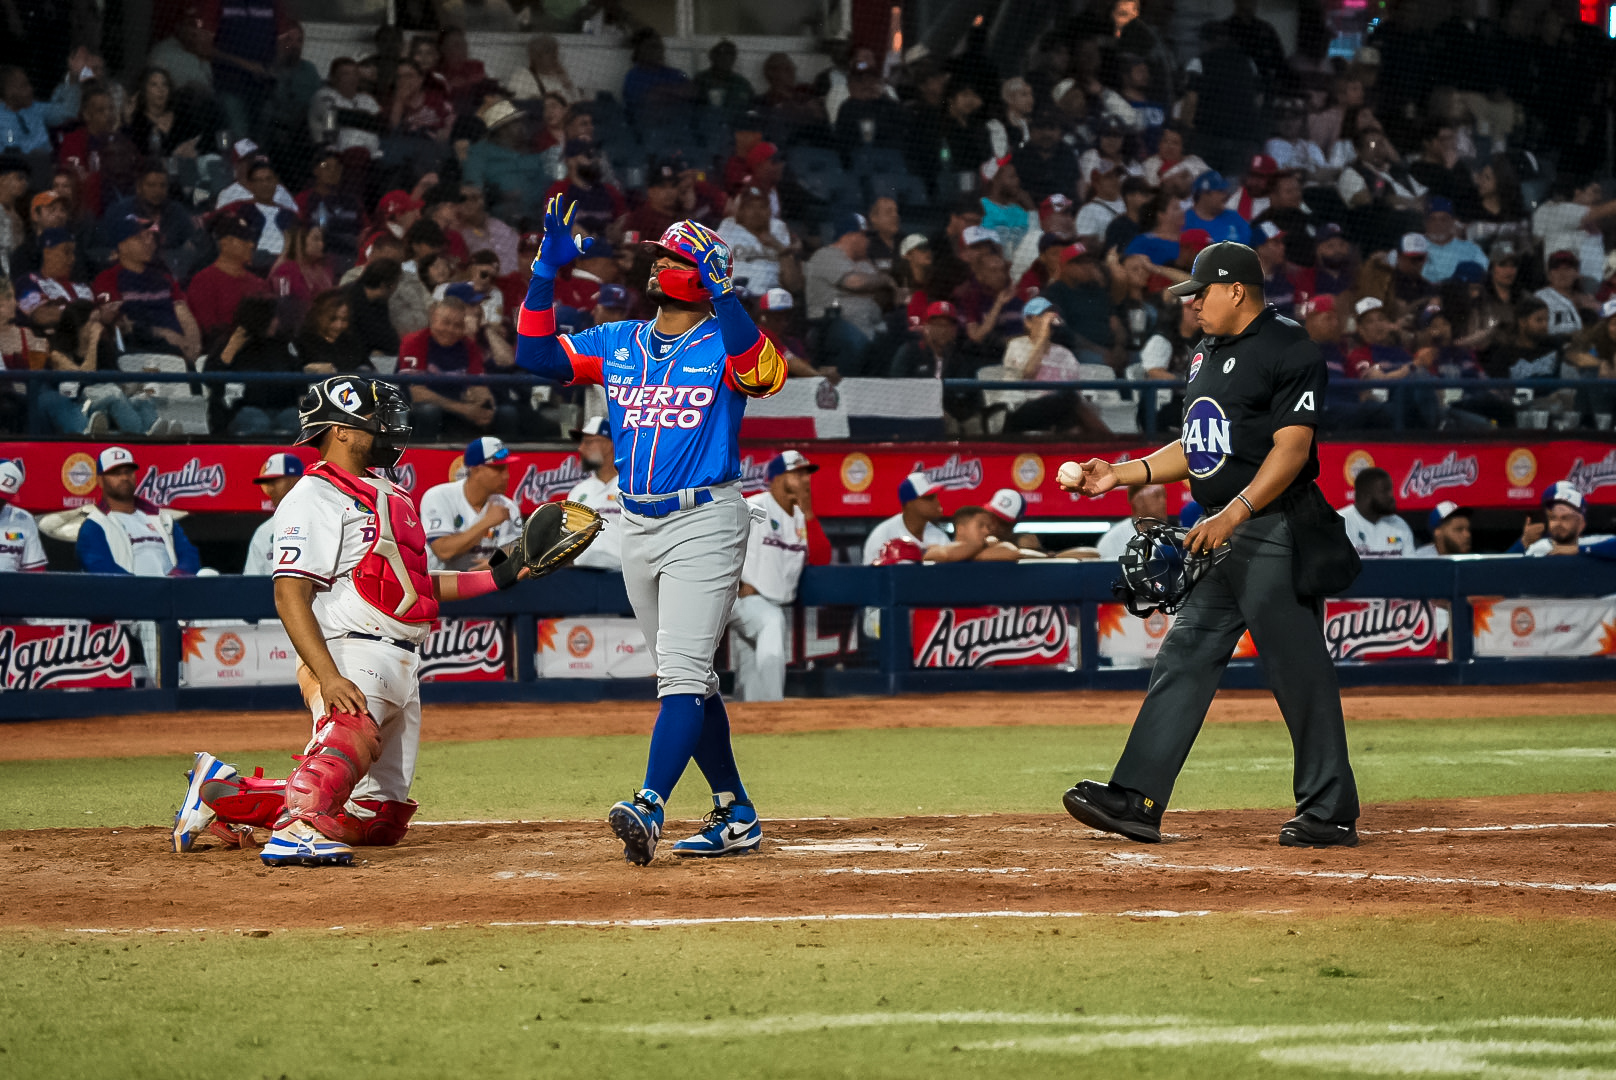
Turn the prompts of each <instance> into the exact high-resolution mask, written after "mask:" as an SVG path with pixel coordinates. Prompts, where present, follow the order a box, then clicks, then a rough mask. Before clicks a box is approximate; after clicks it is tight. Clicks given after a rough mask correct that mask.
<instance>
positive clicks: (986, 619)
mask: <svg viewBox="0 0 1616 1080" xmlns="http://www.w3.org/2000/svg"><path fill="white" fill-rule="evenodd" d="M1067 628H1068V622H1067V618H1066V609H1065V607H1063V606H1061V605H1060V604H1049V605H1043V606H1040V607H1013V608H996V609H994V611H993V613H992V614H988V615H981V616H974V617H970V616H968V617H965V618H961V617H960V616H959V613H958V612H956V611H955V610H954V609H953V608H943V609H942V610H941V611H940V612H938V616H937V625H936V626H934V627H932V630H931V633H930V634H928V635H927V637H926V641H925V644H923V645H922V646H921V647H920V649H919V650H918V652H917V653H916V657H915V666H916V667H923V668H927V667H931V668H936V667H941V668H977V667H986V666H987V665H988V664H991V663H994V662H996V661H1005V660H1027V659H1031V658H1033V657H1047V658H1049V659H1055V658H1058V657H1059V656H1060V655H1061V654H1062V653H1064V652H1065V651H1066V637H1067Z"/></svg>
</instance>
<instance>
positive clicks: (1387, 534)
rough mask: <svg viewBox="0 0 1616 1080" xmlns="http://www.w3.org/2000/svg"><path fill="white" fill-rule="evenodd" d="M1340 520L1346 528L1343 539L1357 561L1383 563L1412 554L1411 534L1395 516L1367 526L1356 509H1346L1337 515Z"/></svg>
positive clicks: (1353, 507)
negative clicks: (1385, 560)
mask: <svg viewBox="0 0 1616 1080" xmlns="http://www.w3.org/2000/svg"><path fill="white" fill-rule="evenodd" d="M1341 519H1342V521H1343V522H1344V523H1345V524H1346V526H1347V539H1349V540H1351V541H1352V546H1353V547H1355V548H1357V549H1358V555H1359V557H1360V558H1364V559H1387V558H1397V557H1399V556H1403V555H1413V554H1414V530H1413V529H1411V528H1409V527H1408V522H1406V521H1404V520H1403V519H1402V518H1400V517H1398V516H1397V515H1396V514H1388V515H1386V516H1385V517H1383V518H1381V519H1380V520H1379V521H1375V522H1371V521H1370V520H1369V519H1368V518H1366V517H1364V516H1363V515H1362V514H1360V513H1358V508H1357V507H1356V506H1349V507H1347V508H1346V509H1345V510H1343V511H1341Z"/></svg>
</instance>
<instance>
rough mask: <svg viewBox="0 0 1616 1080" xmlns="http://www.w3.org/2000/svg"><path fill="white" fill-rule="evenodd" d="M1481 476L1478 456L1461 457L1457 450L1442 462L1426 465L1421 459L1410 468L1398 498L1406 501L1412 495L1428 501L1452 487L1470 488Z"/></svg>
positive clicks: (1449, 453)
mask: <svg viewBox="0 0 1616 1080" xmlns="http://www.w3.org/2000/svg"><path fill="white" fill-rule="evenodd" d="M1480 475H1481V466H1480V464H1478V463H1477V461H1476V455H1474V454H1467V455H1465V456H1464V457H1460V456H1459V452H1458V451H1457V450H1450V451H1448V456H1447V457H1445V458H1443V459H1442V460H1441V461H1436V462H1432V463H1431V464H1430V465H1427V464H1425V462H1423V461H1421V460H1420V459H1419V458H1415V459H1414V464H1413V465H1410V466H1409V469H1408V475H1407V476H1406V477H1404V478H1403V486H1402V487H1401V488H1400V489H1398V492H1397V494H1398V497H1399V498H1403V499H1406V498H1408V497H1409V496H1410V495H1413V496H1415V497H1416V498H1421V499H1427V498H1430V497H1431V496H1432V495H1434V494H1436V493H1437V492H1438V491H1441V490H1442V489H1443V488H1450V487H1469V486H1470V485H1471V484H1474V483H1475V482H1476V478H1477V477H1478V476H1480Z"/></svg>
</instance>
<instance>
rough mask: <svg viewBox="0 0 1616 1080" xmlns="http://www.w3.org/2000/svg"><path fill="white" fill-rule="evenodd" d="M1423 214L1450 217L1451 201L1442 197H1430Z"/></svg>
mask: <svg viewBox="0 0 1616 1080" xmlns="http://www.w3.org/2000/svg"><path fill="white" fill-rule="evenodd" d="M1425 212H1426V213H1427V214H1450V215H1451V214H1452V213H1453V201H1452V200H1451V199H1449V198H1447V197H1446V196H1443V195H1432V196H1431V199H1430V201H1429V202H1427V203H1426V204H1425Z"/></svg>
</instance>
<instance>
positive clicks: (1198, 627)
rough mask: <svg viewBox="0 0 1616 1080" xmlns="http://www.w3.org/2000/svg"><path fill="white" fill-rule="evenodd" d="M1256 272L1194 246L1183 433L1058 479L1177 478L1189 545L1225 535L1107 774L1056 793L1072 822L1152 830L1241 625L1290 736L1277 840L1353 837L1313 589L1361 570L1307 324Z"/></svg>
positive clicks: (1147, 835) (1340, 731) (1075, 467)
mask: <svg viewBox="0 0 1616 1080" xmlns="http://www.w3.org/2000/svg"><path fill="white" fill-rule="evenodd" d="M1262 283H1263V270H1262V264H1261V263H1260V262H1258V260H1257V253H1256V252H1255V251H1253V250H1252V249H1251V248H1249V247H1246V246H1245V245H1243V244H1237V243H1232V242H1226V243H1220V244H1213V245H1212V246H1210V247H1208V248H1206V249H1205V250H1203V251H1202V252H1201V253H1200V255H1199V257H1197V258H1196V260H1195V267H1194V269H1193V270H1192V271H1191V274H1190V279H1189V280H1188V281H1185V282H1181V283H1180V284H1177V285H1174V286H1172V288H1171V289H1170V291H1171V292H1173V293H1175V294H1177V295H1179V296H1182V297H1185V298H1186V302H1187V303H1190V304H1192V305H1193V307H1194V310H1195V313H1196V315H1197V317H1198V318H1199V321H1200V325H1201V329H1202V331H1203V332H1204V333H1205V335H1206V336H1205V337H1204V338H1202V340H1201V341H1200V343H1199V344H1198V345H1196V347H1195V349H1194V351H1193V352H1192V353H1191V358H1190V366H1189V374H1188V384H1187V385H1186V387H1185V390H1184V398H1185V401H1186V402H1187V405H1186V406H1185V409H1184V417H1183V430H1182V434H1181V436H1180V438H1179V441H1178V442H1175V443H1170V444H1169V445H1167V446H1164V447H1162V448H1161V449H1159V450H1157V451H1156V452H1155V453H1153V454H1151V455H1150V456H1149V457H1146V458H1144V459H1142V460H1138V461H1128V462H1122V463H1119V464H1117V465H1111V464H1109V463H1107V462H1105V461H1101V460H1099V459H1098V458H1095V459H1091V460H1089V461H1086V462H1083V463H1082V464H1081V465H1079V464H1078V463H1077V462H1067V463H1066V464H1065V465H1064V466H1062V467H1061V470H1060V483H1061V486H1062V487H1064V488H1066V489H1067V490H1069V491H1077V492H1081V493H1082V494H1084V495H1090V496H1094V495H1101V494H1104V493H1105V492H1107V491H1110V490H1111V489H1112V488H1114V487H1116V486H1117V485H1119V484H1125V485H1127V486H1129V487H1133V486H1135V485H1139V484H1171V483H1175V482H1177V481H1180V480H1188V481H1189V483H1190V491H1191V493H1192V495H1193V496H1194V498H1195V501H1196V502H1198V503H1200V504H1201V505H1202V506H1204V507H1206V515H1205V516H1204V517H1202V518H1201V520H1200V521H1199V522H1197V523H1196V525H1195V527H1194V528H1193V529H1191V530H1190V532H1189V534H1188V536H1186V537H1185V541H1184V544H1185V547H1186V548H1187V549H1188V550H1189V551H1192V552H1212V551H1213V550H1215V549H1217V548H1220V547H1222V546H1224V545H1228V546H1229V550H1228V551H1227V552H1224V553H1223V557H1222V558H1221V559H1220V560H1219V561H1218V562H1216V563H1215V564H1214V565H1213V566H1212V567H1211V569H1209V570H1208V571H1207V573H1206V576H1205V577H1204V578H1202V579H1201V580H1200V582H1199V584H1197V585H1196V586H1195V588H1194V590H1193V591H1192V592H1191V593H1190V594H1189V599H1188V601H1187V602H1186V603H1185V604H1184V606H1183V608H1182V609H1181V610H1180V611H1179V612H1178V615H1177V617H1176V619H1175V620H1174V622H1173V628H1172V630H1171V631H1169V633H1168V635H1167V639H1166V640H1165V641H1164V642H1163V643H1162V647H1161V652H1160V655H1159V656H1158V657H1157V659H1156V665H1155V669H1154V671H1153V672H1152V673H1151V677H1150V692H1149V693H1148V694H1147V695H1146V696H1145V701H1144V704H1143V706H1141V708H1140V710H1139V716H1138V719H1136V720H1135V721H1134V725H1133V730H1132V731H1131V732H1130V733H1129V735H1128V745H1127V747H1126V748H1125V749H1124V750H1123V752H1122V759H1121V760H1120V761H1118V762H1117V766H1116V769H1115V770H1114V771H1113V773H1112V775H1111V782H1110V783H1109V784H1101V783H1098V782H1096V781H1092V780H1083V781H1080V782H1079V783H1078V784H1077V786H1076V787H1073V788H1072V789H1070V790H1069V791H1067V792H1066V796H1065V799H1064V802H1065V805H1066V809H1067V810H1068V811H1069V812H1070V813H1071V815H1072V816H1073V817H1075V818H1077V820H1079V821H1081V822H1083V823H1084V824H1085V825H1088V826H1090V827H1092V828H1095V829H1099V830H1101V831H1104V832H1112V833H1120V834H1121V835H1123V836H1126V837H1128V838H1129V839H1132V840H1138V841H1142V842H1144V843H1156V842H1158V841H1160V839H1161V819H1162V811H1163V810H1165V809H1166V807H1167V801H1168V799H1169V798H1170V797H1171V796H1172V793H1173V784H1174V782H1175V781H1176V780H1177V778H1178V774H1179V771H1180V770H1181V769H1183V767H1184V759H1185V758H1186V757H1187V756H1188V755H1189V752H1190V747H1191V745H1193V744H1194V742H1195V736H1196V735H1197V733H1199V731H1200V730H1201V724H1202V723H1203V722H1204V720H1205V719H1206V711H1207V708H1208V707H1209V706H1210V705H1211V703H1212V695H1213V694H1214V693H1215V692H1216V691H1217V688H1218V681H1219V679H1220V678H1221V677H1222V675H1223V669H1224V668H1225V667H1226V666H1227V665H1228V663H1229V657H1230V656H1231V655H1232V654H1233V652H1234V648H1235V645H1236V643H1237V642H1238V641H1239V640H1240V635H1241V633H1242V632H1243V631H1245V630H1246V629H1248V628H1249V629H1250V630H1251V636H1252V640H1253V641H1254V642H1255V643H1256V645H1257V650H1258V652H1259V653H1260V654H1261V656H1262V662H1263V669H1264V671H1265V672H1266V673H1267V676H1268V682H1269V685H1270V686H1271V687H1272V689H1273V692H1274V698H1275V700H1276V701H1278V703H1279V709H1280V712H1281V713H1283V714H1284V717H1285V726H1286V727H1287V728H1289V729H1290V735H1291V742H1292V744H1293V745H1294V747H1295V759H1296V775H1295V781H1294V785H1295V795H1296V816H1295V817H1294V818H1292V819H1291V820H1290V821H1288V822H1286V823H1285V824H1284V826H1283V827H1281V829H1280V831H1279V842H1280V843H1281V844H1284V845H1286V846H1288V847H1333V846H1344V847H1352V846H1355V845H1356V844H1357V843H1358V831H1357V827H1356V825H1355V822H1356V821H1357V818H1358V789H1357V784H1356V782H1355V781H1354V780H1353V776H1352V766H1351V765H1350V764H1349V763H1348V761H1347V738H1346V725H1345V722H1344V720H1343V718H1342V715H1341V693H1340V690H1339V688H1338V687H1337V685H1336V674H1335V667H1334V665H1333V664H1332V663H1331V662H1330V656H1329V651H1328V649H1327V648H1326V646H1325V642H1324V633H1323V606H1324V601H1323V599H1322V597H1323V596H1325V595H1328V594H1330V593H1333V592H1337V591H1340V590H1341V589H1343V588H1345V586H1346V585H1347V584H1350V583H1351V581H1352V578H1353V577H1355V576H1356V573H1357V566H1358V561H1357V558H1356V554H1355V553H1354V552H1353V551H1352V549H1351V546H1350V544H1347V543H1346V534H1345V531H1344V530H1343V529H1341V527H1340V525H1339V521H1340V518H1339V516H1338V515H1336V514H1335V512H1334V511H1333V510H1332V509H1331V508H1330V506H1329V503H1328V501H1327V500H1325V498H1324V494H1323V493H1322V492H1321V491H1319V489H1318V486H1317V485H1316V484H1314V482H1313V481H1314V480H1315V479H1316V478H1317V477H1318V475H1319V457H1318V446H1317V442H1316V441H1315V439H1314V428H1315V426H1316V425H1317V424H1318V422H1319V419H1318V418H1319V415H1320V408H1319V407H1320V405H1321V403H1322V402H1323V400H1324V389H1325V382H1326V378H1327V376H1326V372H1325V366H1324V359H1323V357H1322V355H1321V354H1320V352H1319V350H1318V347H1317V346H1316V345H1314V344H1313V343H1312V342H1311V341H1310V340H1308V336H1307V333H1306V332H1305V331H1304V330H1303V329H1302V328H1301V327H1300V326H1298V325H1297V324H1296V323H1294V322H1292V321H1290V320H1289V319H1286V318H1284V317H1283V316H1281V315H1280V314H1279V313H1278V312H1277V311H1275V309H1273V308H1271V307H1269V306H1267V304H1266V303H1265V302H1264V300H1263V287H1262ZM1329 519H1334V522H1335V523H1334V524H1332V523H1331V522H1330V520H1329ZM1338 534H1339V535H1338Z"/></svg>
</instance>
